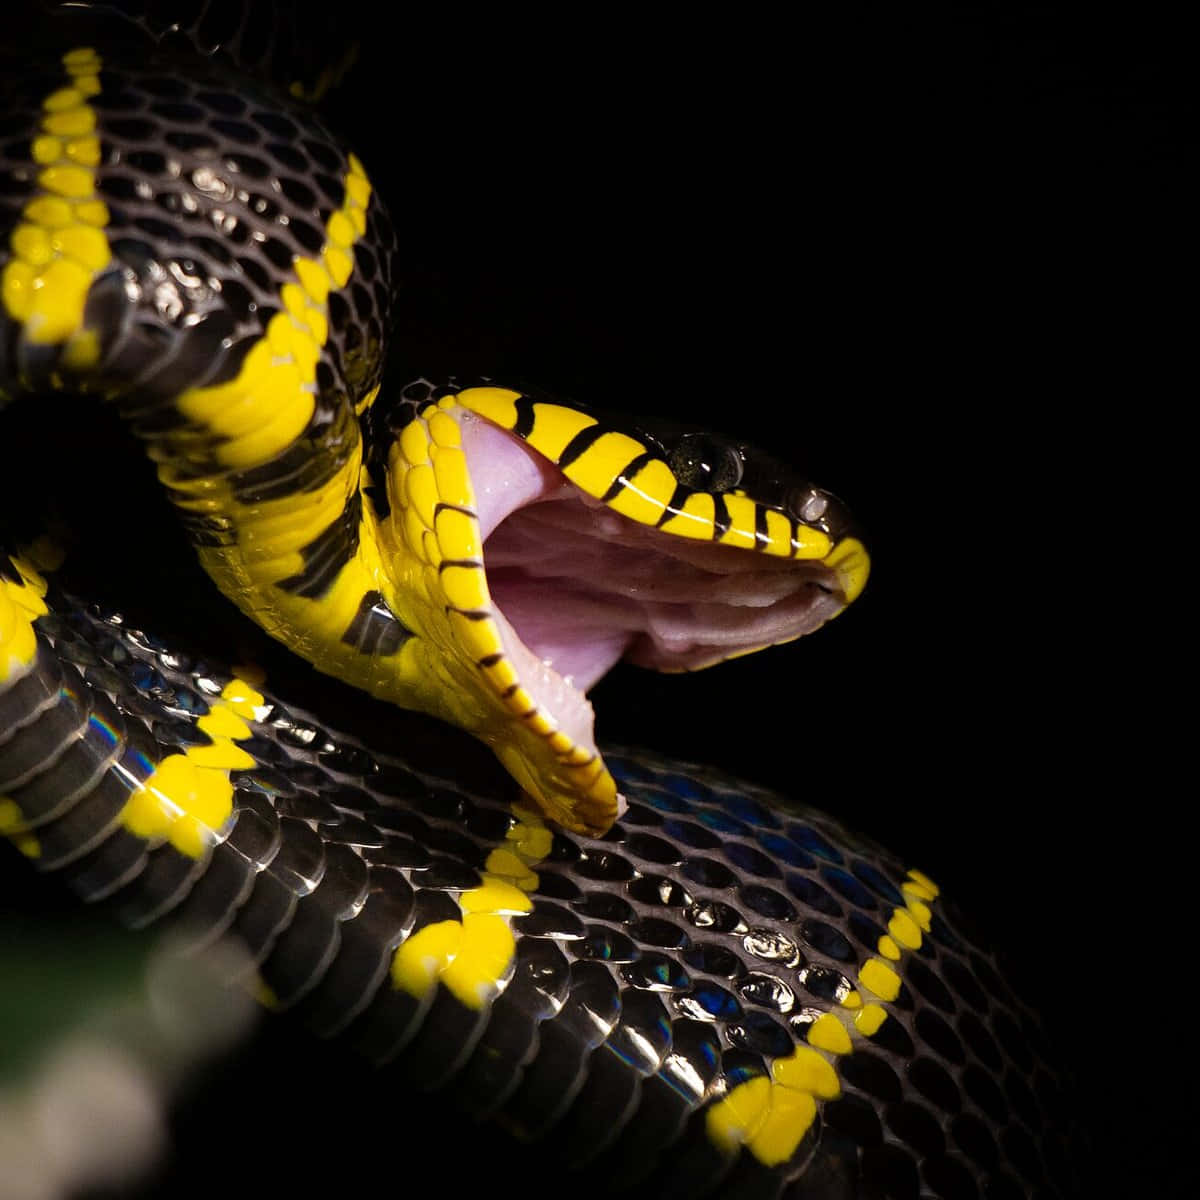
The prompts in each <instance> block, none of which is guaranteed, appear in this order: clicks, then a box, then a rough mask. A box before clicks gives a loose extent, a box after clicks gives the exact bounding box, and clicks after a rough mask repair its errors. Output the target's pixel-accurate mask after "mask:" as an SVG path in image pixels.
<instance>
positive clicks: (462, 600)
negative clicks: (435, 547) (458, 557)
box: [441, 567, 488, 610]
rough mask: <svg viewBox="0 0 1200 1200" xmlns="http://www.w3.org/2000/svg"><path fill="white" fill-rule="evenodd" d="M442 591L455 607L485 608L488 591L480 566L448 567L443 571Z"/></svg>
mask: <svg viewBox="0 0 1200 1200" xmlns="http://www.w3.org/2000/svg"><path fill="white" fill-rule="evenodd" d="M441 581H442V591H443V592H445V594H446V599H447V600H448V601H449V602H450V603H451V604H453V605H454V606H455V608H465V609H468V610H469V609H475V608H483V607H485V606H486V605H487V603H488V591H487V586H486V584H485V582H484V577H483V569H482V568H480V567H447V568H446V569H445V570H444V571H443V572H442V573H441Z"/></svg>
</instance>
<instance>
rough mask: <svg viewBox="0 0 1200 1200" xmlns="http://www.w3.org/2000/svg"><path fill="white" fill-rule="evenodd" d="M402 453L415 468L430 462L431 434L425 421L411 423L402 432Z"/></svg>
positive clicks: (400, 439)
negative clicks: (427, 430)
mask: <svg viewBox="0 0 1200 1200" xmlns="http://www.w3.org/2000/svg"><path fill="white" fill-rule="evenodd" d="M399 443H400V453H401V454H402V455H403V456H404V459H405V461H406V462H407V463H408V464H409V465H410V466H413V467H419V466H423V465H424V464H426V463H428V462H429V434H428V433H427V432H426V427H425V422H424V421H409V423H408V424H407V425H405V427H404V428H403V429H402V430H401V431H400V438H399Z"/></svg>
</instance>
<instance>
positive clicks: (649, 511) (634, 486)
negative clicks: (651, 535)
mask: <svg viewBox="0 0 1200 1200" xmlns="http://www.w3.org/2000/svg"><path fill="white" fill-rule="evenodd" d="M674 492H675V476H674V475H672V474H671V468H670V467H668V466H667V464H666V463H665V462H661V461H660V460H658V459H656V460H655V461H654V462H649V463H647V464H646V466H645V467H644V468H643V469H642V470H641V471H639V472H638V474H637V478H636V479H635V480H634V481H633V482H632V483H628V484H626V485H625V487H623V488H622V489H621V490H620V491H619V492H618V493H617V495H616V496H614V497H613V498H612V499H611V500H610V501H609V502H608V506H609V508H611V509H613V510H614V511H615V512H619V513H621V514H622V515H623V516H626V517H628V518H629V519H630V520H631V521H637V522H638V523H639V524H641V525H654V524H657V522H658V519H659V517H661V516H662V514H663V510H664V509H665V508H666V507H667V503H668V501H669V500H670V499H671V496H672V495H673V494H674Z"/></svg>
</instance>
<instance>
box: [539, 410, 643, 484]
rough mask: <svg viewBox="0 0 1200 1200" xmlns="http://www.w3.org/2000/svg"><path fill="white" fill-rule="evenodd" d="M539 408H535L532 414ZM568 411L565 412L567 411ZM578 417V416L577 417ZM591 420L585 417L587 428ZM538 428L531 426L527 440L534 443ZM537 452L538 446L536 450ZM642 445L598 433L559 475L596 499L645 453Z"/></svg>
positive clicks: (619, 435)
mask: <svg viewBox="0 0 1200 1200" xmlns="http://www.w3.org/2000/svg"><path fill="white" fill-rule="evenodd" d="M541 407H542V406H541V405H540V404H539V405H535V406H534V408H535V411H536V410H537V409H540V408H541ZM568 411H569V410H568ZM579 415H581V416H582V414H579ZM594 424H595V419H594V418H593V417H588V418H587V425H585V426H584V428H587V426H589V425H594ZM537 433H538V426H537V425H536V424H535V425H534V427H533V434H532V435H531V436H530V438H529V441H530V442H531V443H533V444H534V445H536V443H534V437H535V436H536V435H537ZM537 448H538V449H541V447H537ZM645 449H646V448H645V446H643V445H642V443H641V442H639V441H635V440H634V439H633V438H631V437H629V436H628V434H624V433H617V432H615V431H613V432H609V433H605V434H601V436H600V437H598V438H597V439H596V440H595V441H594V442H593V443H592V444H591V445H590V446H589V447H588V448H587V449H586V450H585V451H584V452H583V453H582V454H581V455H580V456H579V457H578V458H577V459H576V460H575V461H574V462H573V463H570V464H568V465H567V466H566V467H564V468H563V474H564V475H565V476H566V477H567V478H568V479H569V480H570V481H571V482H572V483H573V484H575V485H576V487H579V488H582V489H583V490H584V491H585V492H587V494H588V495H589V496H595V497H596V498H597V499H599V498H600V497H601V496H603V495H604V493H605V492H607V491H608V489H609V488H610V487H612V484H613V480H615V479H616V478H617V476H618V475H620V474H621V472H622V471H624V469H625V468H626V467H627V466H628V465H629V464H630V463H631V462H632V461H633V460H634V459H635V458H637V457H638V456H639V455H641V454H643V453H644V452H645Z"/></svg>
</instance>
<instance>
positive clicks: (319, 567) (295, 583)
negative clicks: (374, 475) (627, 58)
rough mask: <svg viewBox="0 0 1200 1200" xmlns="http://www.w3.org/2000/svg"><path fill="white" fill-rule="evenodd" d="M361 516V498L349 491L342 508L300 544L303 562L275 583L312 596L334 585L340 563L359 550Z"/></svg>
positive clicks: (322, 593) (290, 590)
mask: <svg viewBox="0 0 1200 1200" xmlns="http://www.w3.org/2000/svg"><path fill="white" fill-rule="evenodd" d="M361 519H362V498H361V497H360V496H359V494H358V492H354V493H353V494H352V495H350V496H349V497H348V498H347V500H346V503H345V505H344V506H343V508H342V511H341V512H340V513H338V515H337V516H336V517H335V518H334V519H333V520H332V521H330V523H329V525H328V526H326V528H325V529H323V530H322V531H321V532H320V533H319V534H317V536H316V537H315V538H313V540H312V541H311V542H309V543H308V545H306V546H301V547H300V557H301V558H303V559H304V566H303V567H302V568H301V569H300V570H299V571H298V572H297V573H296V574H295V575H289V576H288V577H287V578H286V579H281V580H279V582H278V583H276V585H275V586H276V587H277V588H281V589H282V590H283V591H285V592H294V593H295V594H296V595H297V596H307V597H308V598H309V599H310V600H315V599H317V598H318V597H319V596H323V595H325V593H326V592H327V591H329V589H330V588H331V587H332V586H333V581H334V580H335V579H336V578H337V577H338V572H340V571H341V569H342V567H344V566H345V565H346V563H348V562H349V561H350V559H351V558H353V557H354V554H355V552H356V551H357V550H358V525H359V521H360V520H361Z"/></svg>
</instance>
